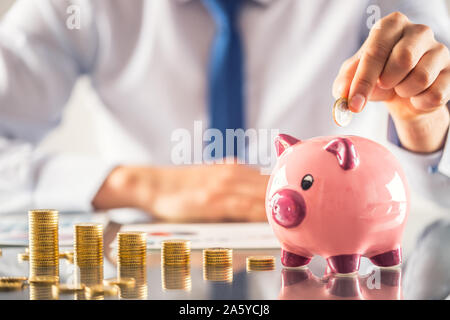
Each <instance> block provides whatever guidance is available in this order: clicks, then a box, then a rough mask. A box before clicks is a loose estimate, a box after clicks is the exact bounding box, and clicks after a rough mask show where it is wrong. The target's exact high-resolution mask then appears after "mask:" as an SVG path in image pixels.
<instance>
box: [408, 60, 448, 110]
mask: <svg viewBox="0 0 450 320" xmlns="http://www.w3.org/2000/svg"><path fill="white" fill-rule="evenodd" d="M449 99H450V68H447V69H445V70H443V71H442V72H441V73H440V74H439V76H438V77H437V79H436V81H434V83H433V84H432V85H431V86H430V87H429V88H428V89H426V90H425V91H424V92H422V93H420V94H419V95H417V96H414V97H412V98H411V103H412V105H413V106H414V107H415V108H417V109H419V110H423V111H432V110H433V109H435V108H437V107H439V106H442V105H445V104H446V103H447V102H448V101H449Z"/></svg>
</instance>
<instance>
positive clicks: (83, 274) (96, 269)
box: [74, 265, 104, 300]
mask: <svg viewBox="0 0 450 320" xmlns="http://www.w3.org/2000/svg"><path fill="white" fill-rule="evenodd" d="M74 279H75V280H74V284H76V285H80V286H84V287H94V286H95V287H96V286H98V285H102V284H103V265H101V266H90V267H79V266H77V265H75V269H74ZM91 298H93V299H95V300H103V298H104V296H102V295H89V296H86V292H85V291H78V292H75V295H74V299H75V300H86V299H91Z"/></svg>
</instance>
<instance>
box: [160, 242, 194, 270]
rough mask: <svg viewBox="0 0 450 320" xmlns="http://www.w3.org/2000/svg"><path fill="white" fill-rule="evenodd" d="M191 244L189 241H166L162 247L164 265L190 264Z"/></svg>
mask: <svg viewBox="0 0 450 320" xmlns="http://www.w3.org/2000/svg"><path fill="white" fill-rule="evenodd" d="M190 257H191V242H190V241H189V240H165V241H163V242H162V246H161V258H162V260H161V262H162V264H163V265H168V266H177V265H178V266H179V265H187V264H189V263H190Z"/></svg>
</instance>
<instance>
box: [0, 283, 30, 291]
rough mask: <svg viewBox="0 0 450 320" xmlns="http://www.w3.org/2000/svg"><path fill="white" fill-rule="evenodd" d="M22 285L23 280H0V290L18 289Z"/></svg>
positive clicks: (23, 284)
mask: <svg viewBox="0 0 450 320" xmlns="http://www.w3.org/2000/svg"><path fill="white" fill-rule="evenodd" d="M24 286H25V283H24V282H0V291H12V290H20V289H22V288H23V287H24Z"/></svg>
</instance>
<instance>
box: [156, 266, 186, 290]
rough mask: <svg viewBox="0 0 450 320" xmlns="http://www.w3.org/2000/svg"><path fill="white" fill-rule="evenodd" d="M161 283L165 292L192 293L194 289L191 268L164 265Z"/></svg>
mask: <svg viewBox="0 0 450 320" xmlns="http://www.w3.org/2000/svg"><path fill="white" fill-rule="evenodd" d="M161 283H162V288H163V290H184V291H190V290H191V289H192V280H191V270H190V266H189V265H187V264H185V265H162V266H161Z"/></svg>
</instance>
